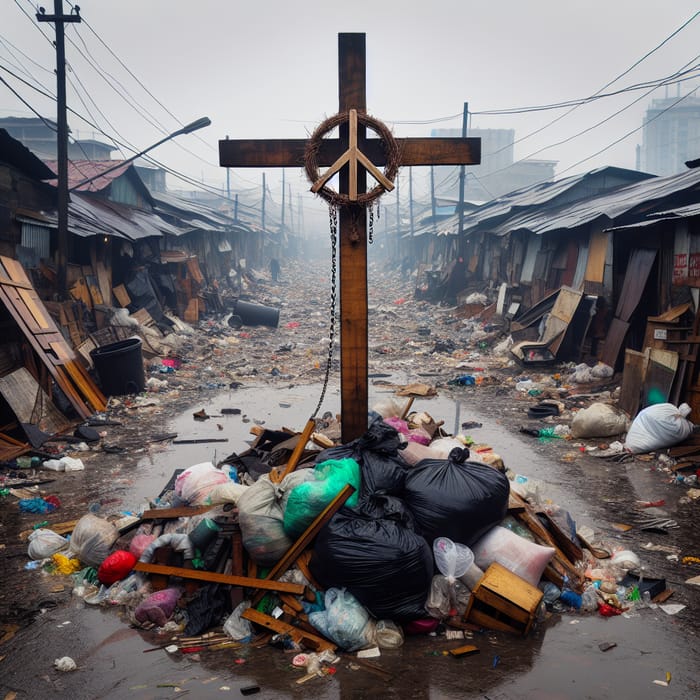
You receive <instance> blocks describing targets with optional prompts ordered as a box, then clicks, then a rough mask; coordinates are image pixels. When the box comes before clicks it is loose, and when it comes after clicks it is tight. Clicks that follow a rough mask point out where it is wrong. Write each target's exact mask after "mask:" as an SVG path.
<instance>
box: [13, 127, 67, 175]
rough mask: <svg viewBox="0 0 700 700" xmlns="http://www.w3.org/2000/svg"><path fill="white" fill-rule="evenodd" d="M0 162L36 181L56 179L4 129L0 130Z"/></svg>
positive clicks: (41, 162)
mask: <svg viewBox="0 0 700 700" xmlns="http://www.w3.org/2000/svg"><path fill="white" fill-rule="evenodd" d="M0 160H2V161H3V162H5V163H7V164H8V165H12V166H13V167H15V168H17V169H18V170H21V171H22V172H23V173H25V174H26V175H29V176H31V177H34V178H36V179H37V180H51V179H52V178H55V177H56V173H55V172H54V171H52V170H51V169H50V168H49V167H48V166H47V165H46V164H45V163H44V162H43V161H42V160H40V159H39V158H37V157H36V156H35V155H34V154H33V153H32V152H31V151H30V150H29V149H28V148H27V147H26V146H24V145H23V144H22V142H21V141H18V140H17V139H15V138H13V137H12V136H10V134H9V133H8V132H7V131H6V130H5V129H0Z"/></svg>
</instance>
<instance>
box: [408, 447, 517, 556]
mask: <svg viewBox="0 0 700 700" xmlns="http://www.w3.org/2000/svg"><path fill="white" fill-rule="evenodd" d="M468 456H469V450H465V449H462V448H460V447H455V448H454V449H453V450H452V451H451V452H450V454H449V457H448V458H447V459H446V460H444V459H423V460H421V461H420V462H418V464H416V466H415V467H413V469H411V470H409V471H408V472H407V476H406V488H405V492H404V496H403V498H404V500H405V502H406V505H407V506H408V507H409V509H410V510H411V512H412V513H413V516H414V518H415V521H416V529H417V531H418V532H420V534H421V535H423V537H425V539H426V540H427V541H428V542H430V543H431V544H432V542H433V540H435V538H437V537H447V538H449V539H451V540H452V541H453V542H459V543H460V544H464V545H467V546H469V545H471V544H473V543H474V542H476V541H477V540H478V539H479V538H480V537H481V536H482V535H483V534H484V533H486V532H487V531H488V530H490V529H491V528H492V527H494V526H495V525H498V523H500V522H501V520H503V518H504V517H505V515H506V512H507V510H508V494H509V492H510V482H509V481H508V477H506V476H505V474H503V473H501V472H500V471H498V470H497V469H494V468H493V467H490V466H488V465H487V464H483V463H482V462H470V461H468V460H467V458H468Z"/></svg>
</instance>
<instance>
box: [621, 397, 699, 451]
mask: <svg viewBox="0 0 700 700" xmlns="http://www.w3.org/2000/svg"><path fill="white" fill-rule="evenodd" d="M690 411H691V408H690V406H688V404H687V403H682V404H681V405H680V406H679V407H678V408H676V407H675V406H674V405H673V404H672V403H657V404H654V405H653V406H647V407H646V408H644V409H642V410H641V411H640V412H639V413H638V414H637V417H636V418H635V419H634V420H633V421H632V425H631V426H630V429H629V431H628V433H627V439H626V440H625V450H627V451H628V452H632V453H634V454H641V453H644V452H652V451H653V450H660V449H663V448H664V447H671V446H672V445H677V444H678V443H679V442H683V440H685V439H686V438H687V437H688V436H689V435H690V433H692V432H693V427H694V426H693V424H692V423H691V422H690V421H689V420H688V419H687V418H686V416H688V415H689V414H690Z"/></svg>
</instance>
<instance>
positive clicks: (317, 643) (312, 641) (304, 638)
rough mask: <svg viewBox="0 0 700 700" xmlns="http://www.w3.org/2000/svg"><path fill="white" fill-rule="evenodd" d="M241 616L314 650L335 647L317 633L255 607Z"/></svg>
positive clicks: (333, 648) (332, 648)
mask: <svg viewBox="0 0 700 700" xmlns="http://www.w3.org/2000/svg"><path fill="white" fill-rule="evenodd" d="M241 617H243V618H245V619H246V620H249V621H250V622H254V623H255V624H256V625H260V626H261V627H265V628H266V629H269V630H272V631H273V632H277V633H278V634H288V635H289V636H290V637H291V638H292V639H295V638H296V639H298V640H299V641H300V642H301V643H302V644H304V645H305V646H307V647H309V648H311V649H313V650H314V651H323V650H324V649H330V650H331V651H333V650H335V649H336V648H337V647H336V645H335V644H333V642H329V641H328V640H327V639H324V638H323V637H321V636H319V635H316V634H312V633H311V632H307V631H306V630H302V629H300V628H299V627H294V625H290V624H288V623H287V622H282V620H276V619H275V618H274V617H272V616H270V615H265V613H261V612H260V611H259V610H256V609H255V608H248V609H247V610H245V611H244V612H243V613H242V614H241Z"/></svg>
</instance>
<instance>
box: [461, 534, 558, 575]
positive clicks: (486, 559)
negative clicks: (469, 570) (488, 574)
mask: <svg viewBox="0 0 700 700" xmlns="http://www.w3.org/2000/svg"><path fill="white" fill-rule="evenodd" d="M472 551H473V552H474V562H475V563H476V565H477V566H478V567H479V568H480V569H482V570H486V569H487V568H488V567H489V566H490V565H491V564H493V563H494V562H497V563H498V564H500V565H501V566H503V567H505V568H506V569H508V570H509V571H512V572H513V573H514V574H516V576H520V578H522V579H524V580H525V581H527V582H528V583H531V584H532V585H533V586H536V585H537V584H538V583H539V582H540V578H541V577H542V572H543V571H544V569H545V567H546V566H547V564H549V560H550V559H551V558H552V557H553V556H554V547H543V546H542V545H539V544H535V543H534V542H529V541H528V540H526V539H525V538H523V537H520V536H519V535H516V534H515V533H514V532H511V531H510V530H508V529H506V528H505V527H500V526H496V527H494V528H493V529H492V530H491V531H490V532H488V533H486V534H485V535H484V536H483V537H482V538H481V539H480V540H479V541H478V542H476V543H474V544H473V545H472Z"/></svg>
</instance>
